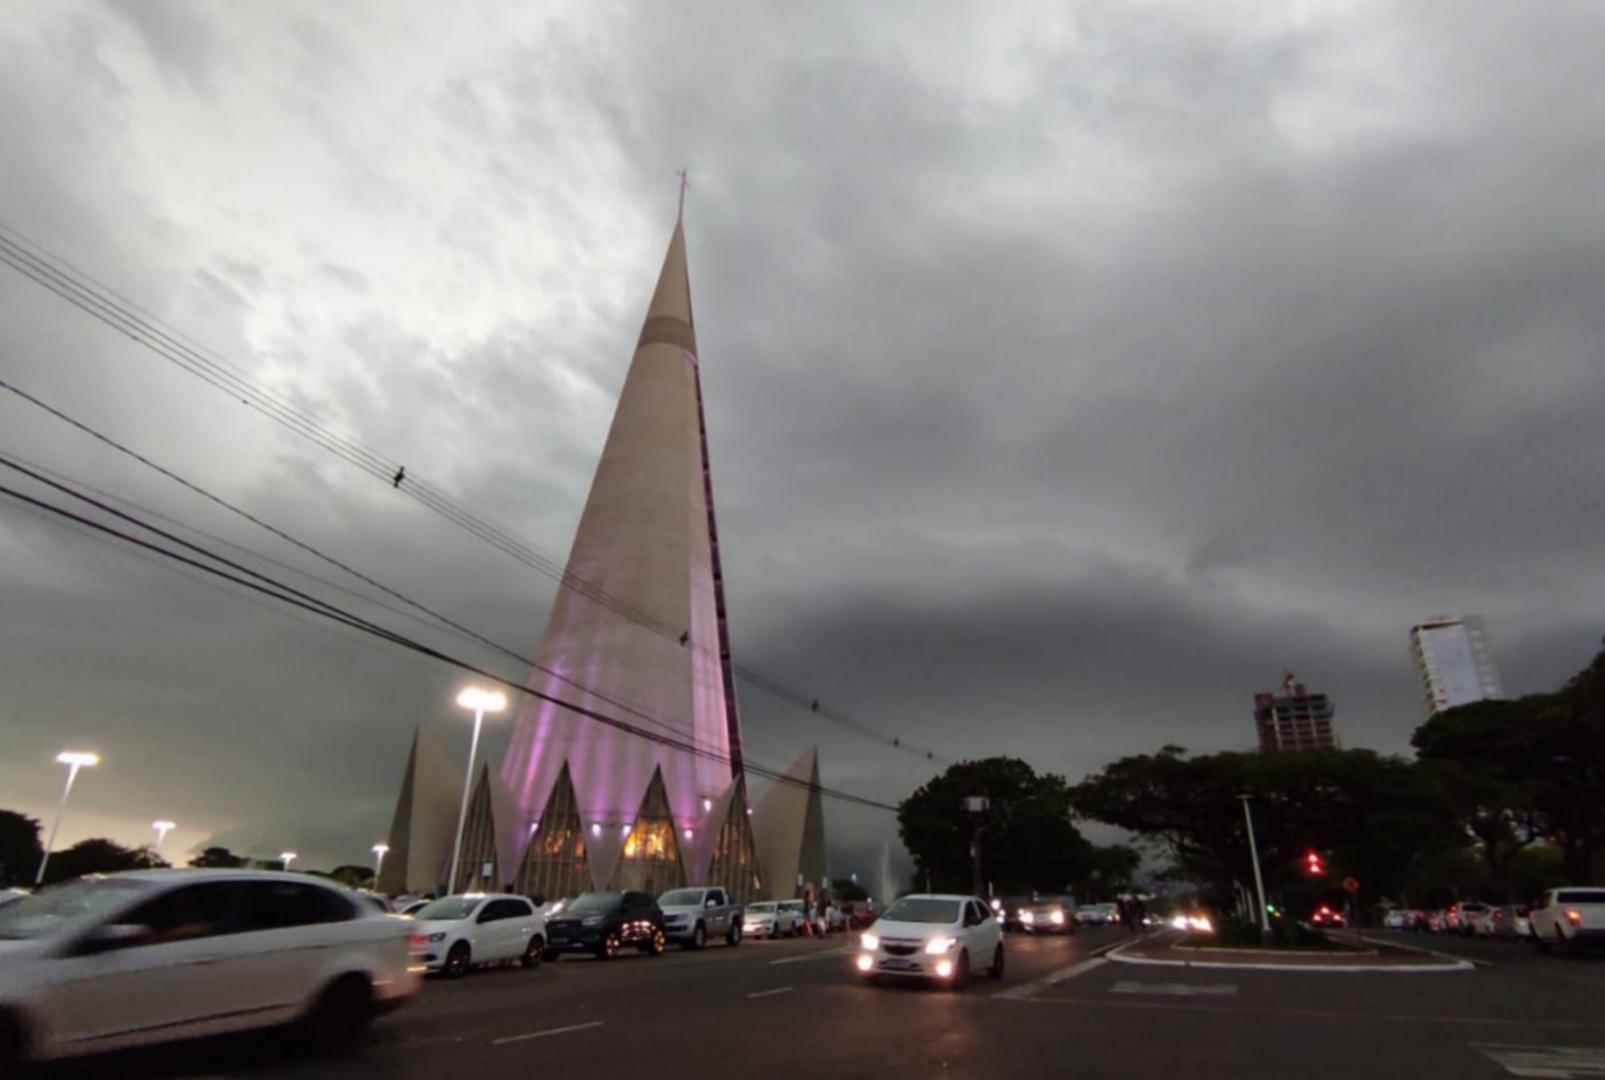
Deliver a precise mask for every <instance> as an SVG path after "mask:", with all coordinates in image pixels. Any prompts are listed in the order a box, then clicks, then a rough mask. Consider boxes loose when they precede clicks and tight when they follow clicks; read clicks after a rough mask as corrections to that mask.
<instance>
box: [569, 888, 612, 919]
mask: <svg viewBox="0 0 1605 1080" xmlns="http://www.w3.org/2000/svg"><path fill="white" fill-rule="evenodd" d="M621 895H622V894H620V893H616V892H588V893H586V894H585V895H583V896H577V897H575V898H574V902H573V903H572V904H570V905H569V906H568V907H566V908H564V909H563V911H564V912H565V913H566V914H569V915H583V914H585V913H586V912H588V911H610V910H612V909H613V908H616V907H618V906H619V898H620V896H621Z"/></svg>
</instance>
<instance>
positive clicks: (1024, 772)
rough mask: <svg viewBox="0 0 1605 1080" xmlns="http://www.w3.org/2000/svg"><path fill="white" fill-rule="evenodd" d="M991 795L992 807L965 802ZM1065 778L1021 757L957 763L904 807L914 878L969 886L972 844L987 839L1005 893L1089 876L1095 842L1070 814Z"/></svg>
mask: <svg viewBox="0 0 1605 1080" xmlns="http://www.w3.org/2000/svg"><path fill="white" fill-rule="evenodd" d="M971 796H984V797H985V798H986V799H987V800H988V801H989V806H988V808H987V809H986V810H984V811H982V812H980V813H971V812H969V811H967V810H966V809H965V800H966V799H967V798H969V797H971ZM1070 812H1071V808H1070V798H1069V788H1068V786H1067V785H1066V783H1065V780H1064V778H1063V777H1062V776H1054V775H1051V774H1050V775H1043V776H1038V775H1037V773H1036V772H1035V771H1034V770H1033V769H1032V768H1031V766H1029V765H1027V764H1026V763H1025V762H1023V761H1020V760H1019V759H1017V758H1006V757H996V758H987V759H985V760H983V761H964V762H960V763H958V764H957V765H953V766H951V767H950V768H949V769H948V770H947V771H946V772H944V773H942V774H941V775H940V776H937V777H935V778H934V779H932V780H931V781H930V782H928V783H927V784H925V785H924V786H923V787H921V788H920V789H919V790H918V791H916V792H914V794H912V795H910V796H909V797H908V798H907V799H904V800H903V801H902V802H901V803H900V804H899V805H898V808H897V824H898V833H899V835H901V837H902V839H903V845H904V846H905V847H907V848H908V850H909V852H910V853H911V854H912V855H913V856H914V865H915V869H916V875H915V880H916V881H918V882H920V883H924V882H925V881H929V882H930V885H931V887H932V888H935V889H947V890H953V891H958V892H969V891H970V888H971V885H972V881H973V864H972V858H971V844H972V843H973V842H974V841H975V839H976V837H977V835H979V837H980V843H981V862H982V875H983V881H984V882H985V883H987V884H990V885H992V886H993V887H995V888H996V889H998V890H999V891H1001V892H1005V893H1009V892H1025V891H1028V890H1030V889H1040V890H1043V891H1059V890H1064V889H1070V888H1073V887H1074V883H1076V882H1077V881H1082V880H1085V879H1086V877H1087V874H1088V871H1089V870H1090V869H1091V868H1092V865H1093V849H1092V845H1091V844H1090V843H1088V842H1087V840H1086V838H1085V837H1083V836H1082V835H1081V833H1080V832H1079V831H1078V830H1077V829H1076V827H1075V825H1074V823H1073V822H1072V821H1071V820H1070Z"/></svg>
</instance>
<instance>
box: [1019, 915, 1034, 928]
mask: <svg viewBox="0 0 1605 1080" xmlns="http://www.w3.org/2000/svg"><path fill="white" fill-rule="evenodd" d="M1020 921H1021V922H1023V923H1025V924H1026V925H1027V926H1030V925H1031V924H1032V923H1034V922H1036V921H1037V917H1036V916H1035V915H1033V914H1031V912H1029V911H1022V912H1020Z"/></svg>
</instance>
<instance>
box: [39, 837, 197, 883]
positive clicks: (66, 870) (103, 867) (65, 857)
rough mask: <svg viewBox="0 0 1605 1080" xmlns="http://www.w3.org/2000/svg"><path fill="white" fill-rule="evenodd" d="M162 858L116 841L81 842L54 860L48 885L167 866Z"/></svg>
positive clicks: (51, 864) (146, 850)
mask: <svg viewBox="0 0 1605 1080" xmlns="http://www.w3.org/2000/svg"><path fill="white" fill-rule="evenodd" d="M166 865H167V863H166V862H165V861H163V859H162V857H161V856H160V855H157V854H156V853H155V852H153V851H151V850H150V849H149V848H142V847H141V848H127V847H123V845H121V844H119V843H117V842H116V841H114V840H107V839H104V838H101V837H97V838H95V839H91V840H80V841H78V843H76V844H74V845H73V846H72V847H70V848H68V849H67V850H66V851H58V852H56V853H55V854H54V855H52V856H50V863H49V865H48V867H47V868H46V870H45V881H46V882H47V883H54V882H57V881H67V880H70V879H72V878H76V877H83V876H84V875H85V874H115V873H118V872H120V871H123V870H146V869H149V868H151V867H153V866H166Z"/></svg>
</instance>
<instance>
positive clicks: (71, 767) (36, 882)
mask: <svg viewBox="0 0 1605 1080" xmlns="http://www.w3.org/2000/svg"><path fill="white" fill-rule="evenodd" d="M56 760H57V761H59V762H60V763H61V764H63V765H65V766H67V785H66V786H65V787H63V788H62V789H61V802H59V803H57V804H56V820H55V821H53V822H51V823H50V839H49V840H47V841H45V852H44V854H43V855H41V856H40V857H39V873H38V874H36V875H34V879H33V887H34V888H36V889H37V888H38V887H39V886H41V885H43V884H44V881H45V866H46V864H48V863H49V862H50V849H51V848H53V847H55V846H56V830H57V829H59V828H61V815H62V814H63V813H64V812H65V811H66V809H67V796H68V795H71V794H72V782H73V781H74V780H76V779H78V770H79V769H81V768H83V767H84V766H86V765H98V764H99V763H100V758H98V757H96V756H95V755H94V754H85V753H80V752H78V751H74V750H63V751H62V752H61V753H59V754H57V755H56Z"/></svg>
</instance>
